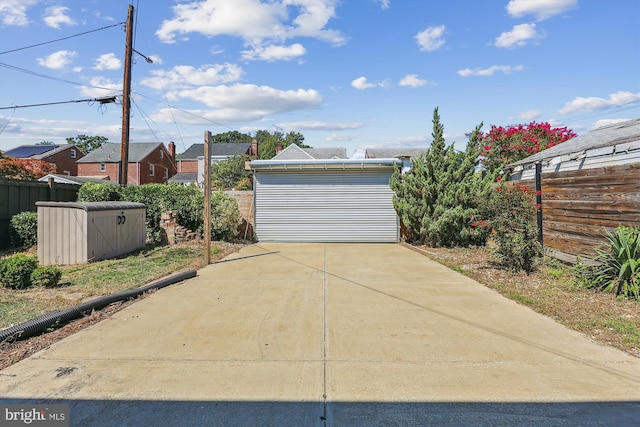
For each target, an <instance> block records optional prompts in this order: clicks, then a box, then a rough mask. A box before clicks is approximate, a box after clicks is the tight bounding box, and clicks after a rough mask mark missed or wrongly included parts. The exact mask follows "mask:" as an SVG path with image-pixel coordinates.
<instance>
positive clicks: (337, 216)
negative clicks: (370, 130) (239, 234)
mask: <svg viewBox="0 0 640 427" xmlns="http://www.w3.org/2000/svg"><path fill="white" fill-rule="evenodd" d="M255 176H256V185H255V189H254V190H255V199H256V200H255V210H256V212H255V232H256V236H257V238H258V240H261V241H269V240H272V241H291V242H397V241H398V240H399V225H398V216H397V214H396V212H395V210H394V208H393V202H392V198H393V192H392V190H391V188H390V187H389V180H390V178H391V170H386V171H380V170H376V171H373V170H357V171H349V170H346V171H345V170H323V171H295V172H293V171H256V174H255Z"/></svg>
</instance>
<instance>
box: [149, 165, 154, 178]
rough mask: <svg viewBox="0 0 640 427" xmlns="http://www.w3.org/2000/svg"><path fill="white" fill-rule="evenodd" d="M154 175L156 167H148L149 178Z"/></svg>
mask: <svg viewBox="0 0 640 427" xmlns="http://www.w3.org/2000/svg"><path fill="white" fill-rule="evenodd" d="M155 174H156V165H154V164H150V165H149V176H154V175H155Z"/></svg>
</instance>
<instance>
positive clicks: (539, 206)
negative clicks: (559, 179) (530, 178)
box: [536, 163, 544, 245]
mask: <svg viewBox="0 0 640 427" xmlns="http://www.w3.org/2000/svg"><path fill="white" fill-rule="evenodd" d="M536 211H537V212H536V214H537V219H538V241H539V242H540V244H541V245H543V244H544V241H543V239H542V164H541V163H536Z"/></svg>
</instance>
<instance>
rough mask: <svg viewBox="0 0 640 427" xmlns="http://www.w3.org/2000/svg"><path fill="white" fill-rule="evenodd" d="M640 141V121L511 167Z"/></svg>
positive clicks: (617, 125) (592, 134)
mask: <svg viewBox="0 0 640 427" xmlns="http://www.w3.org/2000/svg"><path fill="white" fill-rule="evenodd" d="M638 140H640V119H633V120H627V121H624V122H619V123H615V124H612V125H608V126H603V127H600V128H597V129H594V130H592V131H590V132H587V133H585V134H583V135H580V136H577V137H575V138H572V139H570V140H568V141H566V142H563V143H562V144H558V145H556V146H554V147H551V148H548V149H546V150H543V151H540V152H539V153H536V154H533V155H531V156H529V157H527V158H525V159H522V160H520V161H517V162H514V163H511V164H510V165H509V166H518V165H526V164H530V163H537V162H541V161H544V160H547V159H551V158H554V157H558V156H564V155H567V154H576V153H582V152H585V151H587V150H592V149H595V148H602V147H609V146H612V145H618V144H624V143H627V142H633V141H638Z"/></svg>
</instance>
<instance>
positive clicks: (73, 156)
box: [71, 148, 76, 159]
mask: <svg viewBox="0 0 640 427" xmlns="http://www.w3.org/2000/svg"><path fill="white" fill-rule="evenodd" d="M71 158H72V159H75V158H76V150H74V149H73V148H72V149H71Z"/></svg>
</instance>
